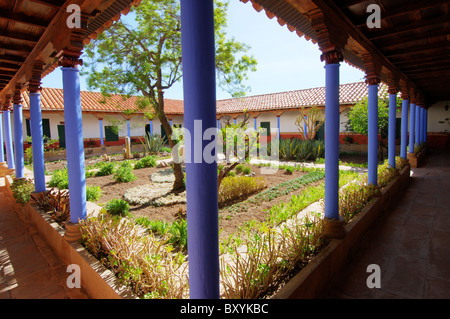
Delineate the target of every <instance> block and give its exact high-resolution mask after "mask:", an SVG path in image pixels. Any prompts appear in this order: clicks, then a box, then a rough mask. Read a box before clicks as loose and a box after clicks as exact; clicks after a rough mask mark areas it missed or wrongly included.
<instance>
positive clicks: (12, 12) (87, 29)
mask: <svg viewBox="0 0 450 319" xmlns="http://www.w3.org/2000/svg"><path fill="white" fill-rule="evenodd" d="M140 1H141V0H0V103H2V104H3V103H5V104H9V103H10V102H11V101H12V99H13V97H14V95H16V97H17V98H19V97H20V94H18V91H20V90H22V89H23V87H24V86H26V85H27V83H29V82H30V79H31V78H32V76H33V69H34V68H35V64H36V62H37V61H39V62H41V63H42V65H41V66H40V67H41V68H42V69H41V70H39V71H40V73H41V74H40V76H41V78H42V77H44V76H45V75H47V74H48V73H50V72H52V71H53V70H54V69H55V68H56V67H57V66H58V60H59V59H60V56H61V52H62V50H67V49H69V50H70V49H73V48H77V49H79V48H81V50H82V47H83V45H84V44H87V43H89V41H90V39H95V38H96V37H97V35H98V34H99V33H101V32H103V30H104V29H105V28H107V27H109V26H111V24H112V23H113V22H114V21H117V20H118V19H119V18H120V15H121V14H126V13H128V12H129V10H130V7H131V5H138V4H139V3H140ZM70 5H76V6H77V7H76V8H79V9H80V12H81V14H82V20H83V21H82V23H83V27H84V28H80V30H77V28H70V27H69V26H70V24H68V23H67V21H68V20H69V21H71V22H74V21H75V20H74V19H73V18H74V13H75V9H73V7H74V6H72V7H69V6H70ZM77 32H78V34H77V35H76V37H74V36H71V35H73V34H74V33H77Z"/></svg>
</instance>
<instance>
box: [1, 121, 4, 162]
mask: <svg viewBox="0 0 450 319" xmlns="http://www.w3.org/2000/svg"><path fill="white" fill-rule="evenodd" d="M4 161H5V151H4V149H3V116H2V113H0V162H4Z"/></svg>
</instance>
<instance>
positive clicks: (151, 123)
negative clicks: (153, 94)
mask: <svg viewBox="0 0 450 319" xmlns="http://www.w3.org/2000/svg"><path fill="white" fill-rule="evenodd" d="M149 128H150V130H149V132H150V135H151V136H153V121H152V120H150V123H149Z"/></svg>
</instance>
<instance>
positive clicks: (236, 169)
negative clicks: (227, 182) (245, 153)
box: [234, 164, 244, 173]
mask: <svg viewBox="0 0 450 319" xmlns="http://www.w3.org/2000/svg"><path fill="white" fill-rule="evenodd" d="M243 168H244V164H237V165H236V167H235V168H234V170H235V171H236V173H241V172H242V169H243Z"/></svg>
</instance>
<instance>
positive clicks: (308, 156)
mask: <svg viewBox="0 0 450 319" xmlns="http://www.w3.org/2000/svg"><path fill="white" fill-rule="evenodd" d="M279 143H280V144H279V148H280V157H281V158H283V159H291V160H292V159H295V160H298V161H311V160H316V159H318V158H322V157H324V156H325V142H324V141H318V140H299V139H296V138H292V139H281V140H280V142H279Z"/></svg>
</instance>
